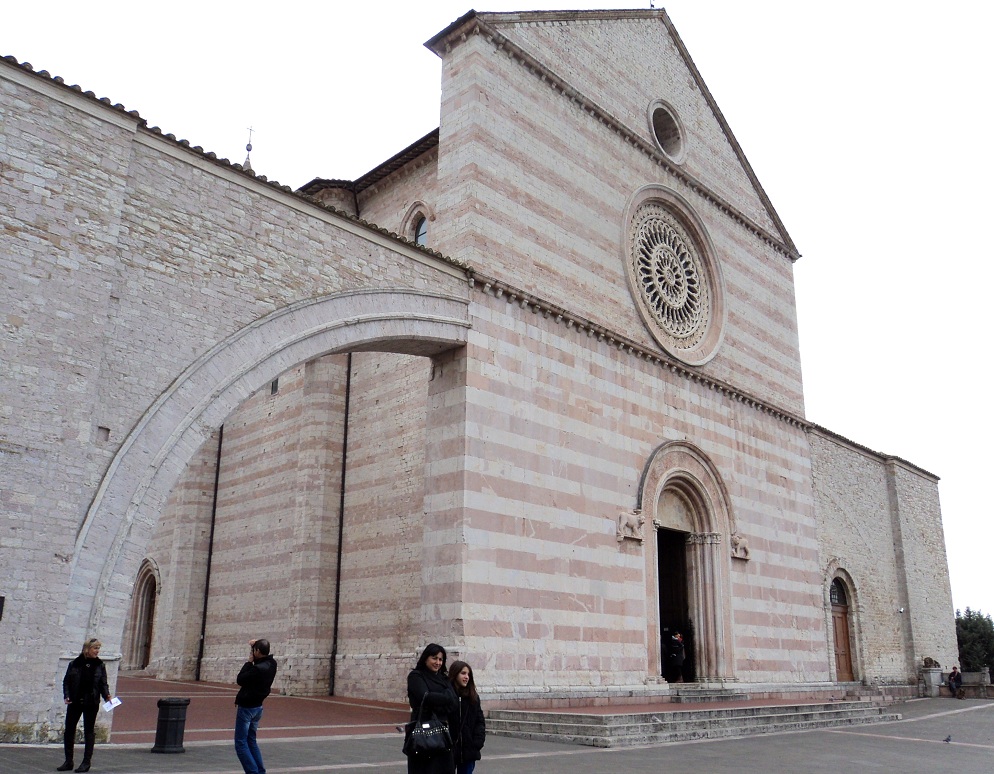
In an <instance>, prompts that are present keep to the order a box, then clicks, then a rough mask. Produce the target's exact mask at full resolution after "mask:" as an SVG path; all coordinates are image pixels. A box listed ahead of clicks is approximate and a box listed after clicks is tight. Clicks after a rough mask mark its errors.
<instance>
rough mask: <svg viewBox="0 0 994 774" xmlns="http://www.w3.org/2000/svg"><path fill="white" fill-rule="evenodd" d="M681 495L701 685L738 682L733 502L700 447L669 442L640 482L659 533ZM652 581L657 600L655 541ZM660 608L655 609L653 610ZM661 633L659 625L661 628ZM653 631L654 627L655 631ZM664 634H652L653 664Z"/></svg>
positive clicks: (642, 500) (640, 502)
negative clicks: (663, 508) (664, 506)
mask: <svg viewBox="0 0 994 774" xmlns="http://www.w3.org/2000/svg"><path fill="white" fill-rule="evenodd" d="M667 495H675V496H676V497H677V498H678V499H679V501H680V502H681V503H683V504H684V505H685V506H686V509H687V516H686V520H687V524H688V525H689V526H691V527H692V530H693V531H691V532H689V533H688V538H687V565H688V566H687V573H688V593H689V600H688V601H689V607H690V617H691V623H692V624H693V626H694V628H695V638H694V659H695V661H696V665H697V675H698V681H699V682H703V683H721V682H723V681H726V680H731V679H734V664H735V659H734V653H733V644H732V625H731V600H732V593H731V567H730V563H731V559H730V554H729V550H730V549H729V537H730V536H731V534H732V533H733V532H734V531H735V522H734V518H733V513H732V508H731V499H730V498H729V496H728V492H727V490H726V488H725V485H724V483H723V481H722V478H721V475H720V473H719V472H718V469H717V467H716V466H715V465H714V463H713V462H711V460H710V459H709V458H708V457H707V455H706V454H704V452H703V451H701V450H700V449H699V448H698V447H697V446H695V445H694V444H692V443H689V442H686V441H668V442H665V443H663V444H660V445H659V446H657V447H656V448H655V449H654V450H653V452H652V453H651V454H650V455H649V458H648V459H647V460H646V464H645V466H644V468H643V471H642V477H641V479H640V481H639V488H638V495H637V503H636V509H637V510H638V511H641V510H642V509H643V507H645V508H647V509H649V514H650V515H651V517H652V519H651V521H652V524H653V527H654V528H655V529H657V530H658V529H661V528H666V527H667V526H668V525H667V524H665V523H663V522H661V521H660V519H659V514H658V513H657V509H658V507H659V505H660V503H662V502H663V499H664V497H666V496H667ZM646 557H647V561H648V562H649V568H648V569H649V572H647V573H646V577H647V578H650V579H651V580H650V581H649V588H648V589H647V591H648V597H649V599H650V600H657V594H658V590H657V589H656V588H655V573H654V572H652V567H653V565H654V563H655V561H656V547H655V541H649V550H648V551H647V552H646ZM653 606H654V607H655V605H653ZM655 626H656V627H658V622H656V624H655ZM650 629H652V627H650ZM658 634H659V632H658V630H657V631H650V637H649V642H650V643H653V645H652V647H650V664H651V663H652V661H653V659H654V658H655V659H656V660H657V661H658V659H659V656H660V654H659V652H658V647H659V645H658V643H659V637H658Z"/></svg>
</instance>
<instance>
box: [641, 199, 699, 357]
mask: <svg viewBox="0 0 994 774" xmlns="http://www.w3.org/2000/svg"><path fill="white" fill-rule="evenodd" d="M631 236H632V242H631V245H632V256H631V258H632V266H631V269H632V270H633V273H634V278H635V280H636V284H637V286H638V289H639V291H640V295H641V297H642V298H641V300H642V302H643V304H644V306H645V308H646V310H647V311H648V312H649V313H650V314H651V316H652V318H653V319H654V320H655V321H656V323H658V325H659V326H660V327H661V328H662V330H663V331H664V332H665V333H666V335H667V337H671V338H672V339H673V341H672V344H674V345H676V346H677V347H678V348H680V349H683V348H687V347H692V346H695V345H696V344H697V342H698V340H699V339H700V337H701V336H702V335H703V333H704V331H705V329H706V328H707V323H708V318H709V311H710V306H711V305H710V301H709V290H708V283H707V279H706V274H705V271H704V269H703V267H702V265H701V262H700V259H699V258H698V257H697V250H696V249H695V246H694V241H693V239H691V237H690V235H689V234H688V233H687V232H686V231H685V230H684V228H683V227H682V226H681V224H680V223H679V222H678V221H677V220H676V219H675V218H674V217H673V215H672V214H671V213H670V212H669V211H668V210H667V209H666V208H664V207H661V206H659V205H658V204H655V203H650V204H646V205H643V206H642V207H641V208H640V209H639V211H638V212H637V213H636V216H635V218H634V220H633V222H632V234H631Z"/></svg>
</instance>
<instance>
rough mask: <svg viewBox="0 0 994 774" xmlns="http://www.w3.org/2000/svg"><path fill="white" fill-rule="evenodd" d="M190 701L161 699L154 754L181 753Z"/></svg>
mask: <svg viewBox="0 0 994 774" xmlns="http://www.w3.org/2000/svg"><path fill="white" fill-rule="evenodd" d="M189 703H190V700H189V699H159V701H158V707H159V720H158V723H157V724H156V726H155V746H154V747H153V748H152V752H154V753H181V752H186V750H184V749H183V730H184V728H185V727H186V707H187V705H188V704H189Z"/></svg>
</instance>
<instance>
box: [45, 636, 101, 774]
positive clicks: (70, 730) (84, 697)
mask: <svg viewBox="0 0 994 774" xmlns="http://www.w3.org/2000/svg"><path fill="white" fill-rule="evenodd" d="M99 654H100V640H98V639H96V638H95V637H92V638H90V639H88V640H87V641H86V642H84V643H83V650H82V652H81V653H80V654H79V655H78V656H77V657H76V658H74V659H73V660H72V661H70V662H69V668H68V669H66V676H65V678H64V679H63V680H62V698H63V699H64V700H65V702H66V705H67V709H66V733H65V736H64V737H63V744H64V746H65V751H66V761H65V763H63V764H62V765H61V766H59V768H58V769H56V771H69V770H70V769H71V768H72V766H73V747H74V745H75V742H76V726H77V725H79V719H80V717H82V718H83V762H82V763H80V764H79V768H78V769H76V771H89V770H90V759H91V758H92V757H93V742H94V740H95V736H96V732H95V730H94V729H95V727H96V723H97V711H98V710H99V709H100V700H101V699H103V700H104V701H110V688H109V687H108V685H107V668H106V667H105V666H104V662H103V661H101V660H100V659H99V658H98V656H99Z"/></svg>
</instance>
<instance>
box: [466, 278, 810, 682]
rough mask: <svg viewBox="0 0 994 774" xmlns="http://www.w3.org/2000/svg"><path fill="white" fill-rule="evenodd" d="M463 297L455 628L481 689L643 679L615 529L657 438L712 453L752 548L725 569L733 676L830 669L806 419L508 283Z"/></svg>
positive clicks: (629, 585) (638, 622)
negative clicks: (593, 326) (467, 320)
mask: <svg viewBox="0 0 994 774" xmlns="http://www.w3.org/2000/svg"><path fill="white" fill-rule="evenodd" d="M477 298H478V303H474V305H473V315H474V321H475V322H474V329H473V333H472V335H471V341H470V345H469V347H468V349H467V368H468V373H467V376H466V380H467V386H468V390H467V401H468V404H467V406H466V412H467V413H466V417H467V421H466V428H467V437H466V463H465V464H466V468H467V469H466V472H465V478H466V494H465V523H464V525H463V526H462V529H461V531H462V541H465V544H466V548H465V560H464V564H463V568H464V569H463V595H464V604H463V611H462V615H463V621H464V639H463V640H462V641H461V642H460V641H459V640H458V638H457V644H458V646H459V647H460V652H461V653H463V655H466V656H469V657H470V660H471V662H472V663H474V664H475V665H477V668H478V673H479V674H480V675H481V678H480V680H481V681H482V682H483V684H484V685H486V686H487V688H488V690H495V691H497V692H498V693H499V692H500V691H501V690H507V691H513V690H527V689H528V688H533V689H536V690H542V689H545V690H548V689H551V690H553V691H560V692H561V691H566V690H586V689H589V688H591V687H595V686H598V685H601V686H604V685H612V686H641V685H644V683H645V681H646V679H647V677H651V676H652V675H653V674H654V673H656V674H658V665H657V664H656V663H652V662H650V659H649V655H648V653H649V649H650V645H649V643H648V642H647V640H646V637H647V625H648V622H649V621H651V620H654V618H655V616H656V611H655V609H654V604H655V602H654V600H653V599H652V598H651V596H647V592H646V588H647V585H648V586H649V587H650V588H651V583H649V584H647V582H646V576H647V574H650V575H651V574H652V573H654V569H653V568H652V567H651V566H649V565H648V560H647V556H648V555H649V551H648V550H647V549H646V547H645V546H642V545H632V544H629V543H627V542H626V543H623V544H619V542H618V540H617V538H616V524H617V521H616V520H617V515H618V513H620V512H622V511H624V510H631V508H633V507H634V504H635V497H636V491H637V487H638V483H639V477H640V474H641V471H642V468H643V466H644V465H645V463H646V460H647V459H648V457H649V455H650V453H651V452H652V450H653V449H654V448H655V447H656V446H658V445H659V444H660V443H662V442H664V441H667V440H681V441H689V442H690V443H692V444H694V445H696V446H697V447H699V448H700V449H701V450H702V451H703V453H704V454H705V455H707V457H708V458H709V459H711V460H712V461H713V463H714V464H715V466H716V467H717V469H718V471H719V473H720V476H721V478H722V481H723V483H724V486H725V487H726V488H727V492H728V494H729V496H730V501H731V507H732V512H733V517H734V520H735V528H736V529H737V530H738V531H739V532H740V533H741V534H742V535H743V536H745V537H746V538H747V539H748V542H749V546H750V548H751V559H750V561H748V562H745V563H741V562H736V563H735V564H736V566H735V567H731V568H730V569H727V571H728V572H731V583H732V588H733V598H732V599H730V600H725V601H724V602H723V604H727V605H731V610H732V615H733V618H734V634H733V635H731V636H730V638H729V640H728V643H727V645H728V647H729V648H733V649H734V655H735V661H734V663H735V670H736V677H737V678H738V679H740V680H744V681H779V682H794V681H818V680H826V679H827V678H828V658H827V647H826V642H825V632H824V621H823V613H824V605H823V601H822V597H821V582H820V572H819V568H818V543H817V533H816V527H815V522H814V518H813V510H812V505H813V503H812V495H811V491H810V488H809V487H810V483H809V482H810V468H809V463H808V453H809V452H808V445H807V439H806V438H805V435H804V432H803V431H802V429H801V428H799V427H795V426H791V425H789V424H787V423H785V422H782V421H781V420H780V419H778V418H775V417H772V416H770V415H768V414H765V413H764V412H762V411H759V410H756V409H754V408H752V407H750V406H748V405H747V404H745V403H742V402H740V401H737V400H735V399H734V398H732V397H730V396H728V395H726V394H722V393H720V392H718V391H715V390H712V389H710V388H708V387H707V386H705V385H702V384H701V383H699V382H695V381H691V380H689V379H686V378H683V377H682V376H680V375H677V374H675V373H673V372H672V371H670V370H669V369H668V368H665V367H660V366H659V365H657V364H654V363H651V362H647V361H645V360H642V359H638V358H636V357H635V356H634V355H633V354H632V353H631V352H621V351H619V350H618V349H617V348H616V347H612V346H610V345H609V344H607V343H606V342H599V341H598V340H597V339H596V338H591V337H589V336H588V335H587V334H586V333H584V332H581V331H578V330H576V328H570V327H569V326H567V325H566V324H565V323H557V322H555V320H554V318H552V317H546V316H543V315H541V314H535V313H534V312H532V311H531V310H528V309H525V310H522V309H521V306H520V305H519V304H517V303H509V302H508V300H507V299H506V298H499V299H498V298H494V297H490V298H489V299H488V298H487V296H486V295H481V296H478V297H477ZM654 507H655V504H654V503H645V512H646V516H647V518H649V519H651V517H652V515H653V508H654ZM646 530H647V534H649V535H650V539H651V534H652V530H651V527H650V526H649V522H648V521H647V525H646ZM728 538H729V535H728V534H725V535H723V538H722V539H723V541H724V543H725V546H726V547H727V546H728ZM726 550H727V551H730V549H728V548H726ZM724 561H725V562H730V559H728V554H727V553H726V554H725V560H724ZM726 566H727V565H726ZM512 686H513V687H512Z"/></svg>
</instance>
